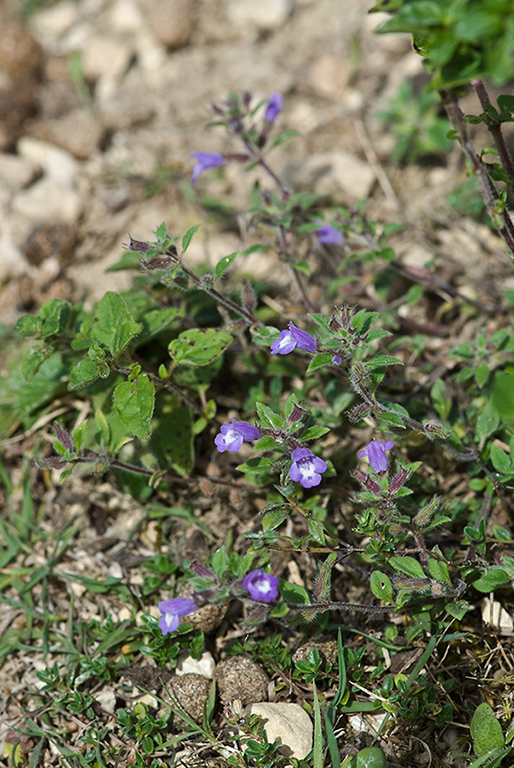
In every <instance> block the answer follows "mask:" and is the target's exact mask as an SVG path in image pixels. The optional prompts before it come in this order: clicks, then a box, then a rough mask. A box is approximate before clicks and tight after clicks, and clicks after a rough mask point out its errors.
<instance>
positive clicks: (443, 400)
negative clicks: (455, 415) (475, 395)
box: [430, 379, 452, 421]
mask: <svg viewBox="0 0 514 768" xmlns="http://www.w3.org/2000/svg"><path fill="white" fill-rule="evenodd" d="M430 396H431V398H432V402H433V404H434V407H435V409H436V411H437V414H438V416H439V417H440V418H441V419H442V420H443V421H446V420H447V418H448V414H449V413H450V410H451V407H452V399H451V397H450V396H449V395H448V389H447V386H446V383H445V381H444V380H443V379H437V380H436V381H435V383H434V385H433V386H432V389H431V390H430Z"/></svg>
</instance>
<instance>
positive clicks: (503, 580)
mask: <svg viewBox="0 0 514 768" xmlns="http://www.w3.org/2000/svg"><path fill="white" fill-rule="evenodd" d="M509 583H510V576H509V574H508V573H507V572H506V571H504V570H503V569H502V568H492V569H491V570H490V571H489V573H485V574H484V575H483V576H481V577H480V578H479V579H477V581H474V582H473V586H474V587H475V589H478V591H479V592H494V590H495V589H497V588H498V587H502V586H504V585H505V584H509Z"/></svg>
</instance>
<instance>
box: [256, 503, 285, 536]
mask: <svg viewBox="0 0 514 768" xmlns="http://www.w3.org/2000/svg"><path fill="white" fill-rule="evenodd" d="M286 517H287V509H286V508H285V507H278V509H272V510H271V511H270V512H266V514H265V515H264V517H263V518H262V529H263V530H264V531H274V530H275V528H278V526H279V525H282V523H283V522H284V520H285V519H286Z"/></svg>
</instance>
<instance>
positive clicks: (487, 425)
mask: <svg viewBox="0 0 514 768" xmlns="http://www.w3.org/2000/svg"><path fill="white" fill-rule="evenodd" d="M499 425H500V414H499V413H498V411H497V410H496V408H495V407H494V405H493V404H492V402H491V400H488V401H487V403H486V404H485V406H484V408H482V409H481V411H480V413H479V414H478V419H477V423H476V433H477V437H478V439H479V441H480V446H483V444H484V443H485V441H486V440H487V438H488V437H489V436H490V435H492V434H493V433H494V432H496V430H497V429H498V427H499Z"/></svg>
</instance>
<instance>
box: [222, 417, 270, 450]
mask: <svg viewBox="0 0 514 768" xmlns="http://www.w3.org/2000/svg"><path fill="white" fill-rule="evenodd" d="M260 434H261V433H260V432H259V430H258V429H257V427H254V426H252V425H251V424H248V422H246V421H236V420H235V419H232V423H231V424H223V426H222V427H221V430H220V432H219V433H218V434H217V435H216V437H215V438H214V442H215V444H216V448H217V449H218V451H219V452H220V453H223V451H238V450H239V449H240V448H241V446H242V445H243V443H244V441H245V440H257V438H258V437H260Z"/></svg>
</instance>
